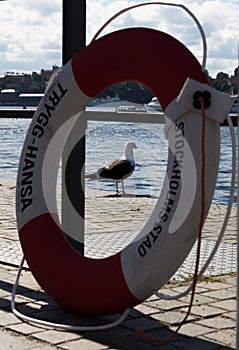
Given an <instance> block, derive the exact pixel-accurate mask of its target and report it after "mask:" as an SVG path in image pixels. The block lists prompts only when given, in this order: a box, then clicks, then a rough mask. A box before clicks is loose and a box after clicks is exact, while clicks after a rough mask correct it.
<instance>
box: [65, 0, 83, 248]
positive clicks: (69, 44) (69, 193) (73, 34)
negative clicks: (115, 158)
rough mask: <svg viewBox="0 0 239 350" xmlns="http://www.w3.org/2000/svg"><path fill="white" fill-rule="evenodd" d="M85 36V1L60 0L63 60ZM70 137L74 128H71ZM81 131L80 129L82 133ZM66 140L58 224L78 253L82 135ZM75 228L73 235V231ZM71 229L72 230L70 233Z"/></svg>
mask: <svg viewBox="0 0 239 350" xmlns="http://www.w3.org/2000/svg"><path fill="white" fill-rule="evenodd" d="M85 37H86V1H85V0H63V48H62V61H63V65H64V64H66V62H67V61H69V60H70V59H71V58H72V57H73V56H74V55H75V54H76V53H77V52H79V51H80V50H81V49H82V48H83V47H85ZM72 134H74V135H73V138H74V137H75V134H76V131H74V129H73V130H72ZM83 134H84V133H83ZM71 138H72V135H70V137H69V142H68V143H67V144H66V146H65V150H64V152H63V156H62V182H64V181H65V186H64V185H63V186H62V227H63V229H64V231H65V232H67V234H68V235H67V238H68V239H69V241H70V242H71V244H72V245H73V246H74V248H75V249H77V250H78V251H79V252H80V253H81V254H84V215H85V196H84V182H83V181H82V185H81V179H83V176H82V171H83V169H84V163H85V136H83V137H82V138H81V139H80V140H79V141H78V142H77V143H76V145H75V146H74V147H73V149H72V145H71V141H70V139H71ZM66 197H69V198H70V201H71V203H72V207H71V206H69V205H64V203H67V200H65V199H66ZM72 208H74V210H76V212H77V213H78V215H79V217H80V218H82V220H79V222H80V227H79V226H78V227H77V228H75V227H73V226H74V225H75V224H76V222H75V221H74V220H72V217H73V216H74V215H73V213H72ZM76 230H77V232H78V233H77V235H78V236H77V237H76V236H75V232H76ZM72 232H74V234H72Z"/></svg>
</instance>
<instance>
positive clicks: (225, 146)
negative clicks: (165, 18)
mask: <svg viewBox="0 0 239 350" xmlns="http://www.w3.org/2000/svg"><path fill="white" fill-rule="evenodd" d="M29 124H30V119H16V118H14V115H13V118H1V121H0V140H1V143H0V178H8V179H12V180H15V179H16V176H17V171H18V164H19V159H20V154H21V149H22V146H23V143H24V140H25V136H26V133H27V129H28V127H29ZM163 129H164V125H163V124H141V123H140V124H139V123H119V122H117V123H116V122H95V121H94V122H93V121H89V122H88V124H87V130H86V163H85V173H86V174H89V173H94V172H95V171H97V170H98V169H99V168H100V167H102V166H104V165H106V164H107V163H109V162H111V161H113V160H115V159H117V158H119V157H120V156H121V155H122V153H123V148H124V144H125V142H126V141H134V142H135V143H136V145H137V149H135V151H134V155H135V161H136V168H135V171H134V173H133V175H132V176H131V177H130V178H128V179H126V180H125V182H124V184H125V190H126V192H127V193H130V194H134V195H139V196H148V197H152V196H153V197H158V196H159V194H160V191H161V188H162V184H163V181H164V177H165V170H166V167H167V155H168V144H167V140H166V139H165V137H164V130H163ZM220 129H221V150H220V153H221V154H220V165H219V172H218V179H217V185H216V189H215V193H214V198H213V202H214V203H217V204H227V202H228V197H229V191H230V181H231V169H232V165H231V159H232V143H231V137H230V130H229V127H225V126H224V127H221V128H220ZM235 131H236V130H235ZM59 174H60V171H59ZM59 181H61V180H60V179H59ZM87 187H88V188H91V189H97V190H103V191H108V192H109V193H111V192H112V194H114V193H115V184H114V183H113V182H107V181H86V188H87ZM120 190H121V187H120ZM234 204H236V197H235V198H234Z"/></svg>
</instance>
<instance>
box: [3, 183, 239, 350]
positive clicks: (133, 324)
mask: <svg viewBox="0 0 239 350" xmlns="http://www.w3.org/2000/svg"><path fill="white" fill-rule="evenodd" d="M0 184H1V186H0V201H1V212H0V350H10V349H14V350H15V349H16V350H50V349H69V350H75V349H77V350H78V349H80V350H84V349H87V350H98V349H99V350H101V349H102V350H105V349H111V350H113V349H115V350H116V349H118V350H124V349H127V350H131V349H138V350H141V349H145V350H146V349H165V350H197V349H199V350H203V349H205V350H219V349H235V348H236V274H235V266H236V262H235V249H236V234H237V233H236V209H235V208H234V209H233V212H232V215H231V219H230V223H229V225H228V228H227V232H226V236H225V238H224V240H223V242H222V245H221V246H222V248H221V251H220V254H219V256H218V257H217V259H216V262H214V268H213V269H209V270H208V273H207V277H205V278H204V279H203V280H202V281H201V282H199V283H198V285H197V288H196V295H195V299H194V304H193V307H192V310H191V313H190V316H189V318H188V319H187V321H186V323H185V324H184V325H183V326H182V327H181V329H180V331H179V333H178V334H177V335H176V336H175V337H174V338H172V339H171V340H169V341H167V342H152V341H150V340H149V339H147V338H145V337H143V336H142V334H141V333H142V332H141V333H140V334H139V332H137V331H136V329H140V330H141V331H142V330H143V331H145V333H146V334H148V335H150V336H153V337H156V338H161V339H162V338H165V337H168V336H169V335H171V334H172V332H173V331H174V330H175V329H176V328H177V326H178V325H179V324H180V322H181V321H182V320H183V318H184V316H185V315H186V312H187V310H188V305H189V300H190V296H186V297H183V298H180V299H178V300H173V301H167V300H160V299H159V298H158V297H156V296H154V295H153V296H151V297H150V298H149V299H148V300H146V301H145V302H144V303H142V304H140V305H138V306H136V307H135V308H134V309H131V310H130V312H129V315H128V317H127V318H126V320H124V321H123V322H122V323H121V324H120V325H119V326H117V327H115V328H112V329H110V330H105V331H91V332H89V331H87V332H69V331H67V332H66V331H64V332H63V331H58V330H53V329H44V328H40V327H38V326H33V325H30V324H28V323H26V322H23V321H21V320H20V319H18V318H17V317H16V316H15V315H14V314H13V313H12V312H11V305H10V302H11V291H12V288H13V285H14V283H15V279H16V274H17V266H18V265H19V259H20V257H21V251H20V247H19V243H18V237H17V232H16V224H15V218H14V207H15V205H14V194H15V188H14V183H11V182H9V181H8V180H2V179H1V180H0ZM88 199H89V202H87V203H88V204H86V219H87V225H86V234H87V236H86V238H87V240H88V242H89V243H88V244H86V251H87V252H88V254H89V256H90V255H92V254H94V251H93V252H92V250H91V246H90V242H91V240H95V239H96V241H97V239H98V238H99V236H98V235H99V234H100V235H101V237H104V235H109V234H111V233H112V232H114V231H112V230H114V228H113V224H114V223H115V222H117V227H120V229H121V231H120V232H118V233H117V234H115V235H116V237H115V242H118V241H120V237H123V238H124V239H123V240H125V237H126V236H127V235H128V236H129V235H130V234H131V239H132V235H134V234H137V232H138V230H139V228H140V226H141V227H142V225H143V223H144V222H145V221H146V220H147V217H148V216H149V213H150V210H152V207H153V205H154V200H153V199H150V198H143V199H142V198H109V197H104V196H102V195H99V194H97V195H96V196H95V195H94V196H93V195H92V193H89V195H88ZM93 199H94V201H93V202H92V200H93ZM97 200H99V201H100V203H101V209H100V210H99V206H98V205H97ZM93 203H94V204H93ZM96 209H97V215H96ZM106 213H107V214H109V213H110V218H111V220H109V217H107V220H106ZM224 213H225V207H222V206H215V205H213V206H212V208H211V211H210V214H209V219H208V222H207V223H206V225H205V227H204V234H203V240H204V242H205V244H207V242H214V241H215V239H216V234H217V233H218V231H219V227H220V222H222V221H223V216H224ZM129 215H130V218H129ZM92 232H94V234H92ZM111 238H112V239H113V238H114V237H112V236H111ZM86 243H87V242H86ZM124 244H127V242H125V241H124ZM87 245H88V248H87ZM112 246H115V243H113V244H112ZM209 246H210V245H209ZM3 247H5V248H4V249H5V253H3V251H4V249H3ZM207 247H208V246H207ZM121 248H122V247H121V246H120V245H119V246H117V247H116V249H121ZM106 249H108V247H106ZM225 254H226V259H224V255H225ZM192 255H193V254H192ZM220 257H221V258H220ZM220 260H227V261H226V263H224V264H221V266H220V269H219V270H218V268H217V264H218V262H219V261H220ZM228 260H230V262H229V261H228ZM192 264H193V262H192V259H191V260H189V261H188V263H186V270H187V271H189V273H188V275H187V276H189V277H187V278H185V271H183V272H184V273H183V274H182V273H181V274H180V276H181V275H183V276H184V278H181V279H180V278H173V279H172V280H171V281H170V282H169V283H168V284H167V285H165V286H164V288H163V290H161V291H160V292H163V293H165V294H169V295H175V294H177V293H179V292H181V291H182V290H184V289H185V288H186V287H187V286H188V283H189V279H190V278H191V277H190V273H191V271H192V269H193V266H192ZM223 269H224V270H223ZM176 277H177V276H176ZM96 292H97V291H96ZM16 307H17V310H18V311H20V312H22V313H23V314H25V315H28V316H31V317H34V318H38V319H43V320H47V321H52V322H57V323H68V324H72V325H83V326H86V325H98V324H102V323H107V322H111V321H113V320H116V319H117V318H118V317H119V315H110V316H105V317H97V318H92V317H82V316H80V315H76V314H73V313H70V312H68V311H66V310H63V309H62V308H61V307H60V306H59V305H57V304H56V303H55V302H54V301H52V300H51V299H50V298H49V297H48V296H47V295H46V294H45V293H44V292H43V291H42V290H41V288H40V287H39V286H38V284H37V283H36V281H35V280H34V279H33V277H32V275H31V273H30V271H29V270H28V269H27V267H26V268H25V269H24V270H23V272H22V275H21V279H20V286H19V288H18V293H17V297H16Z"/></svg>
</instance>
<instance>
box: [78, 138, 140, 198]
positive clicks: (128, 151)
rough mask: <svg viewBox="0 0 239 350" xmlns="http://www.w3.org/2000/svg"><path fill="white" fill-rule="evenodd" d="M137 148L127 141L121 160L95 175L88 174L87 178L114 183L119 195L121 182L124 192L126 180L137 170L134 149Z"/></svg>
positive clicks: (103, 168) (101, 169) (99, 170)
mask: <svg viewBox="0 0 239 350" xmlns="http://www.w3.org/2000/svg"><path fill="white" fill-rule="evenodd" d="M134 148H137V147H136V144H135V143H134V142H132V141H127V142H126V143H125V146H124V152H123V155H122V157H121V158H119V159H118V160H115V161H113V162H112V163H109V164H108V165H106V166H104V167H102V168H100V169H98V170H97V172H96V173H94V174H88V175H86V176H85V177H86V178H87V179H88V180H108V181H114V182H115V186H116V194H119V186H118V184H119V181H121V183H122V192H123V193H125V191H124V180H125V179H127V177H129V176H130V175H132V173H133V172H134V169H135V161H134V153H133V149H134Z"/></svg>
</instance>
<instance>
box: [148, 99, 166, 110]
mask: <svg viewBox="0 0 239 350" xmlns="http://www.w3.org/2000/svg"><path fill="white" fill-rule="evenodd" d="M147 106H148V107H149V108H153V109H155V110H156V111H160V112H162V110H163V109H162V106H161V105H160V103H159V101H158V99H157V97H155V96H154V97H153V98H152V100H151V101H150V102H149V103H148V104H147Z"/></svg>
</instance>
